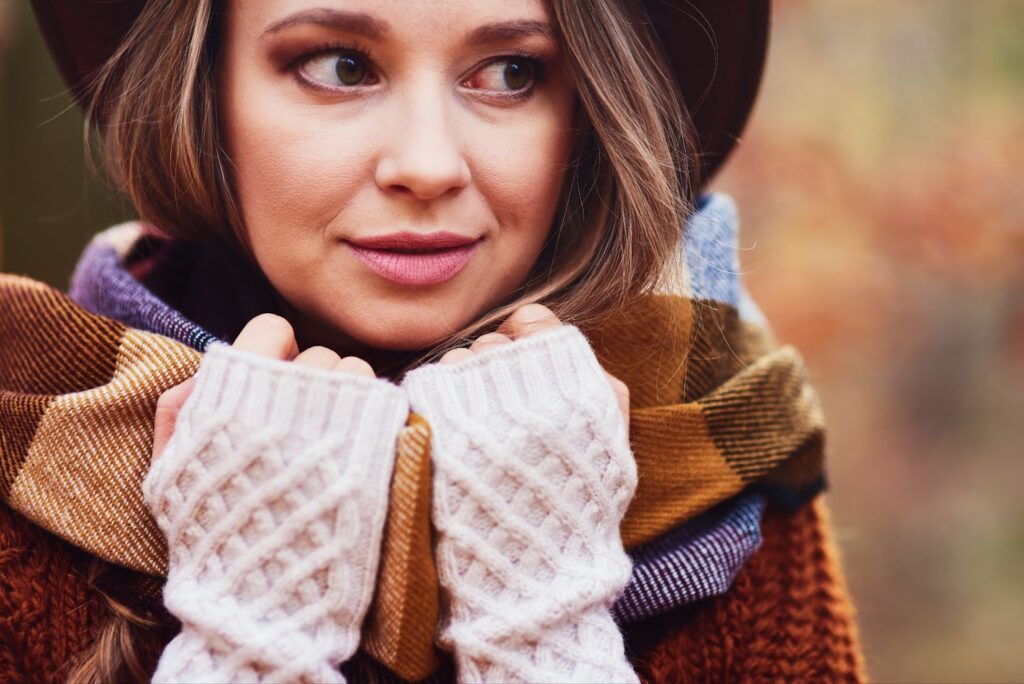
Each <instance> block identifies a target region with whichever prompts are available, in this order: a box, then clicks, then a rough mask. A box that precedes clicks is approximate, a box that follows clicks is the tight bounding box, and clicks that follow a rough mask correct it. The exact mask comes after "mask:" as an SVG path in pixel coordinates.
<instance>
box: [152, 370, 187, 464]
mask: <svg viewBox="0 0 1024 684" xmlns="http://www.w3.org/2000/svg"><path fill="white" fill-rule="evenodd" d="M195 384H196V379H195V377H191V378H189V379H188V380H186V381H185V382H183V383H181V384H180V385H175V386H174V387H172V388H171V389H169V390H167V391H166V392H164V393H163V394H161V395H160V398H159V399H158V400H157V402H156V415H155V417H154V420H153V459H152V460H153V461H155V460H156V459H158V458H160V455H161V454H162V453H163V451H164V449H165V448H166V447H167V443H168V442H169V441H171V435H172V434H174V426H175V424H176V423H177V422H178V413H180V412H181V407H182V406H183V405H184V404H185V401H187V400H188V398H189V396H191V394H192V389H193V388H194V387H195Z"/></svg>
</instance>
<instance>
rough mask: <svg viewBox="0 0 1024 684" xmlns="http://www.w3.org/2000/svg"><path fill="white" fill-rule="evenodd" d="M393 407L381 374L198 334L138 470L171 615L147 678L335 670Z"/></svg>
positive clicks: (259, 676) (349, 630) (365, 551)
mask: <svg viewBox="0 0 1024 684" xmlns="http://www.w3.org/2000/svg"><path fill="white" fill-rule="evenodd" d="M407 415H408V404H407V402H406V400H405V397H404V395H403V394H402V392H401V390H399V388H397V387H395V386H394V385H392V384H391V383H388V382H387V381H384V380H377V379H373V378H365V377H360V376H356V375H353V374H348V373H330V372H326V371H322V370H319V369H312V368H307V367H303V366H299V365H296V364H294V363H288V362H283V361H277V360H273V359H267V358H263V357H259V356H256V355H253V354H249V353H247V352H242V351H238V350H236V349H233V348H231V347H228V346H227V345H221V344H217V345H213V346H212V347H211V348H210V350H209V351H208V352H207V354H206V356H205V357H204V359H203V362H202V364H201V366H200V370H199V372H198V373H197V375H196V386H195V389H194V391H193V393H192V395H191V396H190V397H189V399H188V401H187V402H186V403H185V405H184V406H183V408H182V411H181V413H180V415H179V417H178V422H177V424H176V426H175V429H174V434H173V436H172V437H171V441H170V442H169V444H168V445H167V448H166V451H165V452H164V453H163V455H162V456H161V457H160V458H159V459H157V460H156V462H155V463H154V464H153V466H152V468H151V469H150V472H149V474H148V476H147V477H146V480H145V482H144V483H143V492H144V495H145V499H146V503H147V504H148V505H149V507H150V509H151V510H152V512H153V515H154V517H155V518H156V520H157V523H158V524H159V526H160V528H161V530H163V532H164V534H165V535H166V536H167V541H168V551H169V573H168V577H167V584H166V587H165V589H164V601H165V603H166V605H167V608H168V610H170V612H171V613H173V614H174V615H175V616H177V618H178V619H180V620H181V622H182V632H181V634H180V635H179V636H177V637H176V638H175V639H174V640H173V641H172V642H171V643H170V644H169V645H168V647H167V649H166V650H165V651H164V653H163V655H162V656H161V659H160V663H159V665H158V667H157V671H156V674H155V675H154V678H153V679H154V681H157V682H171V681H173V682H189V681H203V682H231V681H267V682H271V681H273V682H280V681H289V682H339V681H344V678H343V677H342V675H341V673H340V672H339V671H338V669H337V666H338V664H339V663H340V662H342V661H343V660H345V659H346V658H348V657H349V656H351V655H352V653H354V652H355V650H356V647H357V645H358V642H359V627H360V624H361V622H362V619H363V616H364V615H365V612H366V608H367V606H368V604H369V601H370V598H371V596H372V594H373V586H374V581H375V577H376V570H377V563H378V558H379V549H380V540H381V534H382V529H383V524H384V519H385V515H386V512H387V504H388V484H389V480H390V477H391V470H392V467H393V463H394V453H395V440H396V437H397V435H398V431H399V429H400V428H401V426H402V425H403V424H404V422H405V419H406V417H407Z"/></svg>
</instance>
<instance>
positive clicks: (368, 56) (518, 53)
mask: <svg viewBox="0 0 1024 684" xmlns="http://www.w3.org/2000/svg"><path fill="white" fill-rule="evenodd" d="M343 52H347V53H350V54H354V55H356V56H358V57H359V58H360V59H363V60H365V61H366V65H367V70H368V73H370V74H372V73H374V68H373V53H372V51H371V50H370V48H368V47H366V46H364V45H360V44H359V43H348V44H341V43H325V44H323V45H320V46H318V47H316V48H314V49H313V50H310V51H308V52H304V53H302V54H301V55H299V56H297V57H295V58H294V59H292V60H290V61H289V62H288V64H287V65H286V66H285V68H286V69H287V70H288V71H289V72H291V73H293V74H294V75H295V77H296V78H298V79H299V80H300V81H301V82H302V83H303V84H304V85H306V86H307V87H310V88H314V89H316V90H330V91H332V92H338V91H341V90H351V89H354V88H358V87H359V86H348V87H347V88H327V87H325V86H323V85H321V84H319V83H317V82H315V81H313V80H312V79H310V78H309V77H308V76H305V75H304V74H303V73H302V67H303V66H304V65H305V64H306V63H308V62H310V61H312V60H313V59H316V58H317V57H321V56H323V55H329V54H334V53H343ZM513 59H521V60H526V61H528V62H530V64H531V65H532V67H533V81H532V83H531V84H530V85H529V86H528V87H526V88H523V89H522V90H517V91H514V92H508V93H499V92H497V91H491V92H490V93H489V94H488V95H487V97H489V98H491V99H497V100H505V101H511V100H524V99H526V98H528V97H530V96H531V95H532V94H533V91H534V89H535V88H536V87H537V86H538V85H540V83H541V82H542V81H543V80H544V77H545V75H546V73H547V67H548V65H547V61H546V60H545V59H544V58H543V57H541V56H539V55H536V54H533V53H531V52H529V51H527V50H521V49H518V50H513V51H512V52H509V53H506V54H503V55H500V56H498V57H494V58H492V59H489V60H487V61H485V62H483V63H482V64H480V65H478V66H477V68H476V69H474V70H473V71H472V72H471V75H472V74H475V73H477V72H478V71H480V70H481V69H484V68H485V67H487V66H490V65H491V64H494V63H496V62H503V61H510V60H513ZM371 85H372V84H371Z"/></svg>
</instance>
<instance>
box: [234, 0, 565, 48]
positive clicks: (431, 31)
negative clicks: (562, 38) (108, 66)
mask: <svg viewBox="0 0 1024 684" xmlns="http://www.w3.org/2000/svg"><path fill="white" fill-rule="evenodd" d="M228 13H229V16H230V22H229V23H230V24H231V25H232V26H233V27H234V28H235V29H237V30H238V31H239V32H241V33H243V34H245V35H248V36H251V37H253V38H260V37H261V36H263V35H265V34H266V33H268V32H270V31H274V30H275V29H276V30H283V29H289V28H294V27H297V26H299V25H307V26H310V25H312V26H317V25H319V26H321V27H323V28H328V29H330V28H336V29H339V30H351V29H353V28H354V29H356V31H355V32H359V33H370V34H373V35H374V37H375V38H377V39H379V40H389V39H392V38H394V39H402V40H413V39H414V40H432V41H438V40H441V39H449V40H455V39H459V38H465V37H467V36H468V35H469V33H470V32H471V31H473V30H474V29H476V28H478V27H480V26H483V25H487V24H499V23H507V22H531V21H532V22H537V23H539V24H540V23H547V22H549V21H550V15H549V11H548V6H547V3H546V2H545V1H544V0H230V2H229V3H228Z"/></svg>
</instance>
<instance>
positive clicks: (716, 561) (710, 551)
mask: <svg viewBox="0 0 1024 684" xmlns="http://www.w3.org/2000/svg"><path fill="white" fill-rule="evenodd" d="M765 505H766V499H765V497H764V496H762V495H760V494H751V495H745V496H740V497H735V498H733V499H730V500H729V501H726V502H724V503H723V504H721V505H719V506H717V507H715V508H713V509H711V510H710V511H708V512H706V513H704V514H703V515H700V516H698V517H696V518H694V519H693V520H690V521H688V522H685V523H683V524H682V525H680V526H679V527H676V528H674V529H672V530H669V531H668V532H666V533H665V534H663V535H661V536H660V537H658V538H657V539H654V540H652V541H650V542H648V543H647V544H644V545H643V546H641V547H639V548H637V549H633V550H632V551H631V552H630V556H631V557H632V558H633V576H632V578H631V579H630V581H629V584H628V585H627V586H626V589H625V591H623V593H622V595H621V596H620V597H619V599H618V601H616V602H615V605H614V606H613V607H612V614H613V615H614V616H615V619H616V620H617V621H618V622H619V623H620V624H627V623H630V622H637V621H639V620H643V619H644V618H649V617H653V616H654V615H658V614H660V613H665V612H667V611H669V610H672V609H673V608H678V607H680V606H683V605H685V604H687V603H692V602H694V601H699V600H701V599H705V598H708V597H710V596H716V595H718V594H723V593H725V592H726V590H728V589H729V587H730V586H732V582H733V579H735V577H736V573H737V572H739V570H740V568H742V567H743V565H744V564H745V563H746V562H747V560H748V559H749V558H750V557H751V556H752V555H753V554H754V552H755V551H757V549H758V548H760V546H761V514H762V513H763V512H764V508H765Z"/></svg>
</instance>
